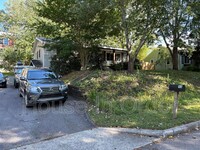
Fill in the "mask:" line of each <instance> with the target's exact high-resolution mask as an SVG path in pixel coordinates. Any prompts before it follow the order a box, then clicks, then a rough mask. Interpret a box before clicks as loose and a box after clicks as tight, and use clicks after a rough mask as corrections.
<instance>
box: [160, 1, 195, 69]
mask: <svg viewBox="0 0 200 150" xmlns="http://www.w3.org/2000/svg"><path fill="white" fill-rule="evenodd" d="M163 2H164V3H163V4H164V5H163V15H162V21H161V22H162V25H161V27H160V35H161V36H162V37H163V39H164V42H165V44H166V46H167V48H168V50H169V52H170V54H171V57H172V62H173V69H174V70H178V50H179V49H183V50H184V51H191V50H192V49H194V48H193V47H191V45H190V44H189V42H188V41H187V39H189V36H190V34H191V31H192V28H191V27H192V26H193V25H194V20H193V19H194V15H193V13H192V12H193V10H194V9H195V7H193V5H194V4H195V3H196V2H198V0H194V1H188V0H164V1H163ZM193 29H194V28H193Z"/></svg>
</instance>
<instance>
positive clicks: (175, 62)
mask: <svg viewBox="0 0 200 150" xmlns="http://www.w3.org/2000/svg"><path fill="white" fill-rule="evenodd" d="M172 63H173V70H178V48H177V47H174V48H173V54H172Z"/></svg>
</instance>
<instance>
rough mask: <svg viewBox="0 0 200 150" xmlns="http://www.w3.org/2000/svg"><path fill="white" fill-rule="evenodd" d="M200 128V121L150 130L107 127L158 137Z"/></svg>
mask: <svg viewBox="0 0 200 150" xmlns="http://www.w3.org/2000/svg"><path fill="white" fill-rule="evenodd" d="M198 128H200V121H196V122H192V123H188V124H185V125H181V126H177V127H173V128H169V129H165V130H150V129H129V128H107V129H109V130H113V131H118V132H125V133H130V134H137V135H144V136H152V137H157V138H167V137H169V136H176V135H178V134H181V133H185V132H188V131H191V130H198Z"/></svg>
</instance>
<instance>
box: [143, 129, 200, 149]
mask: <svg viewBox="0 0 200 150" xmlns="http://www.w3.org/2000/svg"><path fill="white" fill-rule="evenodd" d="M199 148H200V131H199V130H198V131H192V132H189V133H183V134H181V135H178V136H177V137H172V138H169V139H166V140H164V141H162V142H160V143H157V144H150V145H147V146H145V147H142V148H140V149H139V150H174V149H175V150H199Z"/></svg>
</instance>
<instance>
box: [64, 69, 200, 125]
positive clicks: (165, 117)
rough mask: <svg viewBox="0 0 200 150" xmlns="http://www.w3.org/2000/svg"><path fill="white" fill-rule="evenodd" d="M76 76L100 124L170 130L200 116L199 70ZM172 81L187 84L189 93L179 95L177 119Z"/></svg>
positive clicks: (103, 72)
mask: <svg viewBox="0 0 200 150" xmlns="http://www.w3.org/2000/svg"><path fill="white" fill-rule="evenodd" d="M69 76H70V75H69ZM66 78H67V77H66ZM73 79H74V77H72V78H71V79H70V81H74V82H71V84H74V85H76V86H78V87H80V88H81V90H82V91H83V92H84V93H85V94H86V95H87V100H88V102H89V104H90V108H89V115H90V117H91V119H92V120H93V121H94V122H95V123H96V124H97V125H99V126H114V127H115V126H120V127H138V128H149V129H166V128H170V127H174V126H177V125H180V124H183V123H188V122H192V121H196V120H199V119H200V116H199V113H200V98H199V95H200V82H199V81H200V73H198V72H187V71H162V72H160V71H137V73H135V74H127V73H126V72H116V71H115V72H109V71H93V72H91V73H90V74H88V73H87V76H84V78H79V80H77V79H78V78H77V76H76V80H73ZM68 82H69V81H68ZM171 83H176V84H184V85H186V92H184V93H180V95H179V110H178V118H177V119H176V120H173V119H172V106H173V100H174V93H173V92H170V91H169V90H168V85H169V84H171Z"/></svg>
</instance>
